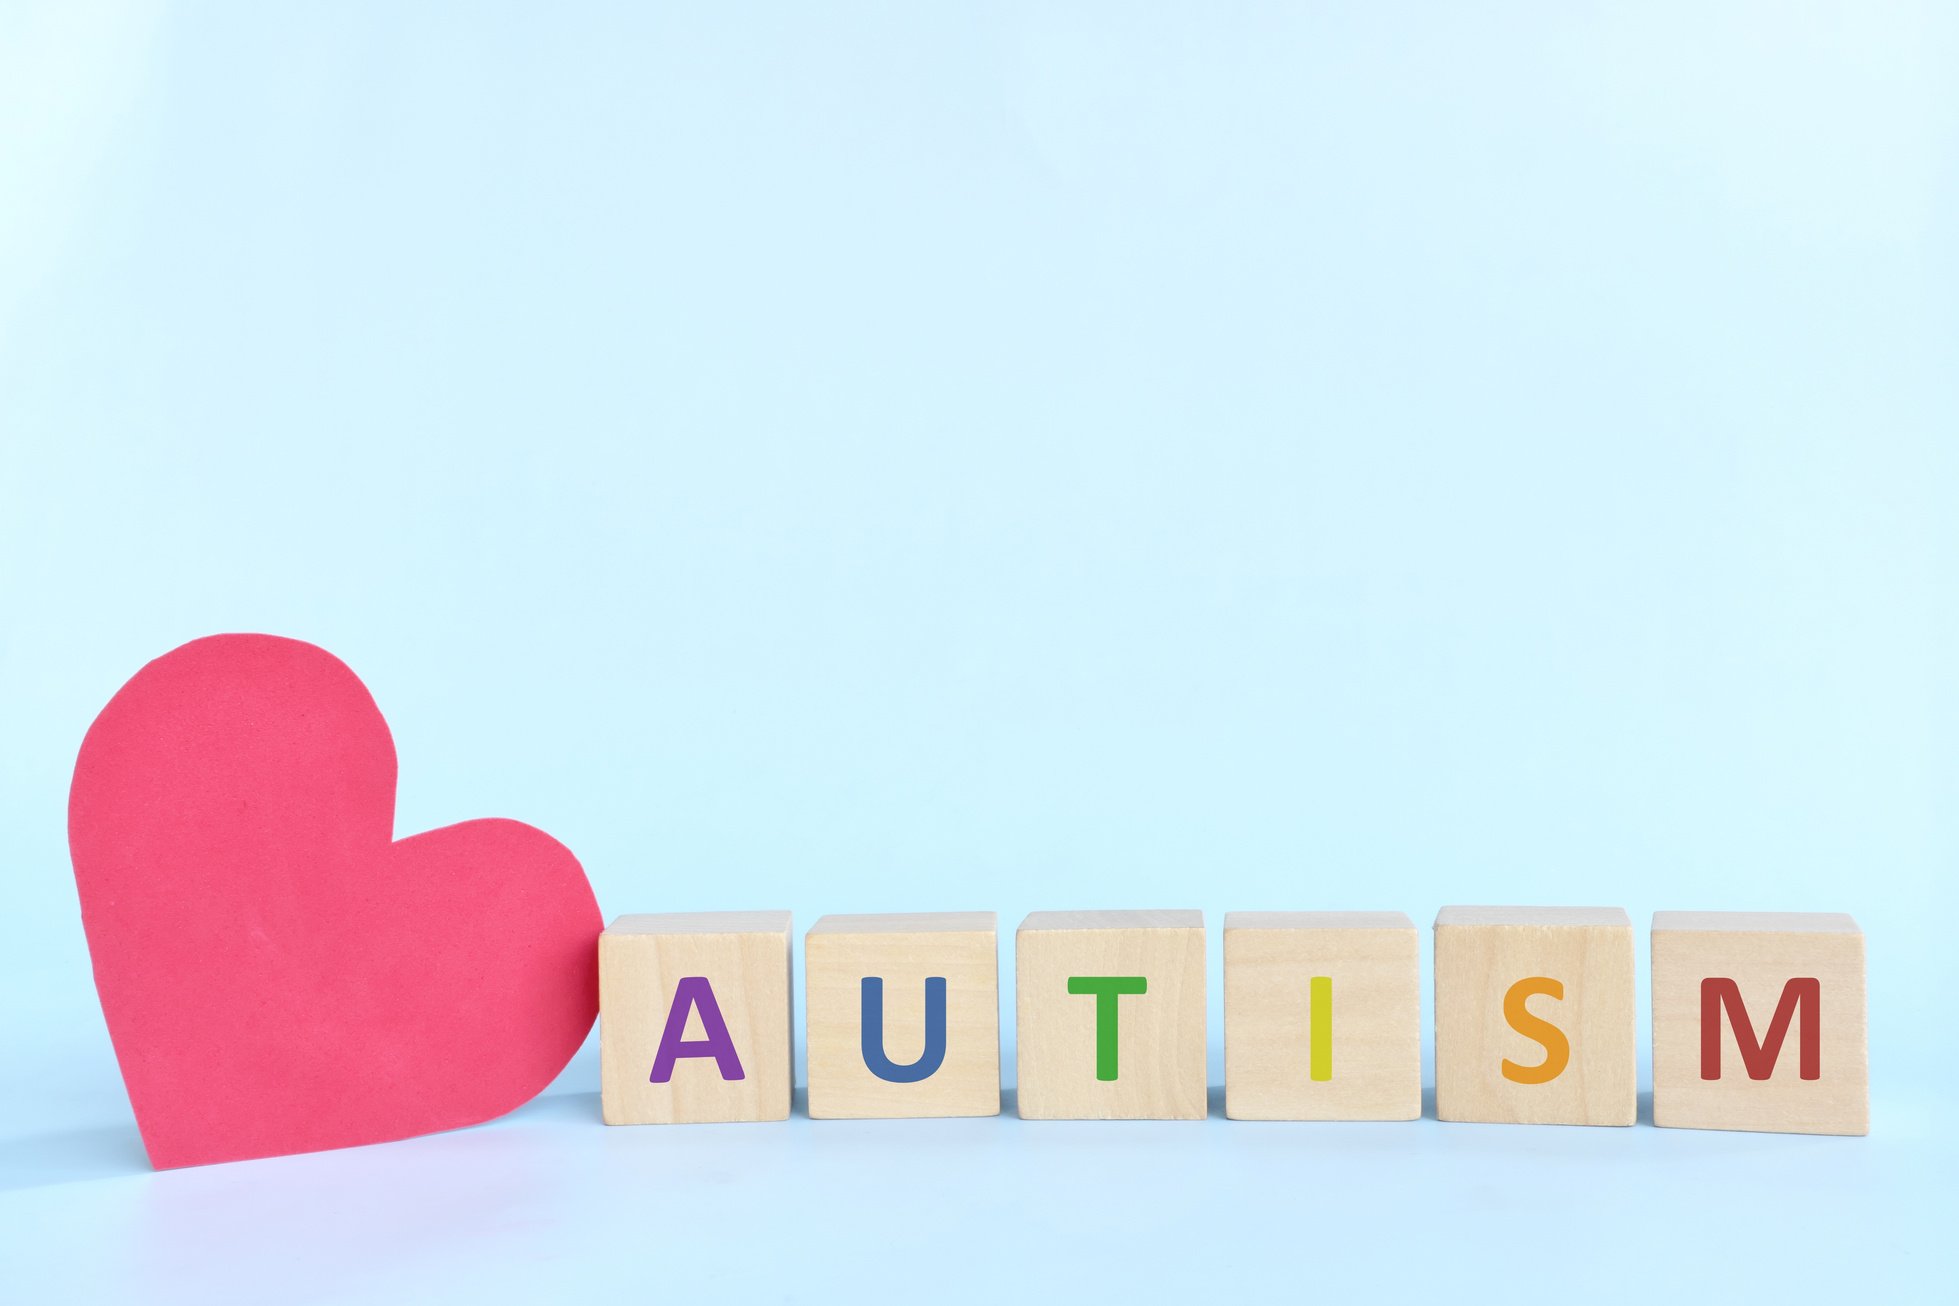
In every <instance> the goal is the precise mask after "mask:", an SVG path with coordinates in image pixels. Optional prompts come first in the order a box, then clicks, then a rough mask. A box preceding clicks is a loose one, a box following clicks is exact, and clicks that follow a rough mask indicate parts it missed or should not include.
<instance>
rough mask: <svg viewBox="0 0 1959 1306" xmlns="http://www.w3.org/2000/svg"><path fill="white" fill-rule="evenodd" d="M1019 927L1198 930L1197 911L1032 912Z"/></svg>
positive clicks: (1200, 922)
mask: <svg viewBox="0 0 1959 1306" xmlns="http://www.w3.org/2000/svg"><path fill="white" fill-rule="evenodd" d="M1020 928H1021V929H1022V930H1201V929H1203V928H1204V913H1203V912H1201V911H1033V912H1028V913H1027V919H1026V920H1023V921H1022V922H1021V923H1020Z"/></svg>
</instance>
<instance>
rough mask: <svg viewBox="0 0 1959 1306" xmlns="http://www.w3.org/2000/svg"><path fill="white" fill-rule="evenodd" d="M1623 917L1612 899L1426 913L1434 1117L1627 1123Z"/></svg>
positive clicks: (1629, 1047)
mask: <svg viewBox="0 0 1959 1306" xmlns="http://www.w3.org/2000/svg"><path fill="white" fill-rule="evenodd" d="M1633 1001H1634V1000H1633V939H1632V921H1631V920H1630V919H1628V918H1627V916H1626V913H1625V912H1624V911H1623V910H1621V909H1619V908H1617V907H1444V908H1443V909H1442V911H1441V912H1440V914H1438V915H1437V916H1436V918H1435V1114H1436V1116H1437V1118H1438V1119H1442V1120H1481V1121H1493V1122H1498V1123H1507V1124H1531V1125H1630V1124H1631V1123H1632V1122H1633V1120H1634V1118H1635V1117H1636V1116H1637V1114H1638V1110H1639V1107H1638V1100H1637V1097H1636V1089H1637V1085H1636V1080H1635V1076H1636V1074H1637V1073H1638V1072H1637V1070H1636V1068H1635V1065H1634V1052H1633V1041H1634V1033H1633Z"/></svg>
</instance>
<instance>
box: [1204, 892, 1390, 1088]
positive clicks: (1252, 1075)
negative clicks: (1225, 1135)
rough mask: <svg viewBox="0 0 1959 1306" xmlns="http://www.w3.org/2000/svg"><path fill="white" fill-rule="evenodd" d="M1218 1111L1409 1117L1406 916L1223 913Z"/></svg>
mask: <svg viewBox="0 0 1959 1306" xmlns="http://www.w3.org/2000/svg"><path fill="white" fill-rule="evenodd" d="M1224 1113H1225V1114H1226V1115H1227V1116H1229V1117H1231V1118H1232V1119H1233V1120H1415V1119H1418V1118H1420V1116H1421V1114H1422V998H1421V958H1420V952H1419V949H1418V947H1417V943H1416V938H1415V923H1414V922H1413V921H1411V920H1409V919H1408V917H1407V916H1405V915H1403V914H1402V913H1401V912H1398V911H1382V912H1354V911H1336V912H1246V911H1234V912H1227V913H1226V914H1225V918H1224Z"/></svg>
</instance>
